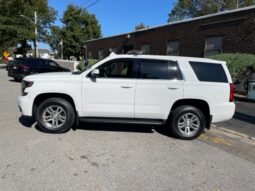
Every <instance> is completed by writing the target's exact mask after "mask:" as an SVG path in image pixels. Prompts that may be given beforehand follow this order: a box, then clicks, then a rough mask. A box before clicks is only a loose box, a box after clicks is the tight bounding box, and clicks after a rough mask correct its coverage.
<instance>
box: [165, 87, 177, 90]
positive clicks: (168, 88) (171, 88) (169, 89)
mask: <svg viewBox="0 0 255 191" xmlns="http://www.w3.org/2000/svg"><path fill="white" fill-rule="evenodd" d="M167 89H169V90H178V89H179V88H171V87H167Z"/></svg>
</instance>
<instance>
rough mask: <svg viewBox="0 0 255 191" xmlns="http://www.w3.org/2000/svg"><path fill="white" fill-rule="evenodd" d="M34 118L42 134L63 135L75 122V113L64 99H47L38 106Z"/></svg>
mask: <svg viewBox="0 0 255 191" xmlns="http://www.w3.org/2000/svg"><path fill="white" fill-rule="evenodd" d="M35 117H36V121H37V123H38V126H39V128H40V129H41V130H42V131H43V132H46V133H65V132H67V131H69V130H70V129H71V128H72V126H73V124H74V122H75V111H74V108H73V106H72V105H71V104H70V103H69V102H68V101H66V100H65V99H62V98H49V99H46V100H45V101H43V102H42V103H41V104H40V105H39V107H38V108H37V111H36V114H35Z"/></svg>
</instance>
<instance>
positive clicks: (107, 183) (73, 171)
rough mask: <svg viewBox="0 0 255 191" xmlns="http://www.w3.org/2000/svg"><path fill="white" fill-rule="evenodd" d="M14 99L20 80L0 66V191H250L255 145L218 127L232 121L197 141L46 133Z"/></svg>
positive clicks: (157, 133)
mask: <svg viewBox="0 0 255 191" xmlns="http://www.w3.org/2000/svg"><path fill="white" fill-rule="evenodd" d="M19 94H20V83H16V82H13V81H12V80H11V78H8V77H7V74H6V71H5V70H3V69H0V190H4V191H8V190H10V191H14V190H86V191H90V190H91V191H95V190H100V191H106V190H107V191H108V190H110V191H112V190H116V191H119V190H120V191H122V190H125V191H129V190H132V191H133V190H138V191H142V190H156V191H161V190H162V191H163V190H166V191H169V190H196V191H197V190H201V191H204V190H210V191H224V190H231V191H235V190H236V191H240V190H245V191H249V190H250V191H253V190H255V184H254V179H255V170H254V169H255V157H254V156H255V155H254V154H253V153H255V150H254V147H255V145H254V144H253V143H254V142H252V139H250V141H249V139H248V138H247V140H246V139H245V137H244V136H243V137H242V136H238V134H236V136H234V134H231V133H229V132H228V131H224V129H223V130H222V129H219V128H218V127H222V128H226V129H228V128H229V127H227V125H230V126H231V123H233V124H236V121H233V120H231V121H230V122H228V124H227V125H226V123H221V124H216V126H215V125H213V127H212V129H211V131H206V132H205V134H203V135H202V136H201V137H200V138H199V139H197V140H194V141H181V140H176V139H174V138H172V137H171V136H170V135H168V134H167V133H166V132H165V131H164V130H162V129H160V128H153V127H144V126H143V127H141V126H125V125H104V124H98V125H92V124H81V126H80V127H79V128H78V129H77V130H76V131H70V132H68V133H66V134H61V135H51V134H45V133H42V132H40V131H38V130H37V129H36V124H34V123H33V121H32V120H29V119H24V118H22V117H21V114H20V112H19V110H18V107H17V97H18V96H19ZM249 106H250V105H249ZM253 109H254V108H253ZM250 115H252V114H250ZM234 120H238V122H241V121H240V120H239V119H234ZM245 123H248V124H249V125H253V126H254V124H252V123H249V122H247V121H246V122H245ZM239 126H242V125H240V124H239ZM242 133H244V134H245V133H247V132H246V131H245V132H242Z"/></svg>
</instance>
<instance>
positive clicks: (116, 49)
mask: <svg viewBox="0 0 255 191" xmlns="http://www.w3.org/2000/svg"><path fill="white" fill-rule="evenodd" d="M110 52H114V53H116V54H117V53H118V48H115V47H113V48H110Z"/></svg>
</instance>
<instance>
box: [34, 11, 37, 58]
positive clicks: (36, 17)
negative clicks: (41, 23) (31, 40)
mask: <svg viewBox="0 0 255 191" xmlns="http://www.w3.org/2000/svg"><path fill="white" fill-rule="evenodd" d="M37 35H38V31H37V12H36V11H35V57H36V58H38V46H37Z"/></svg>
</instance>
